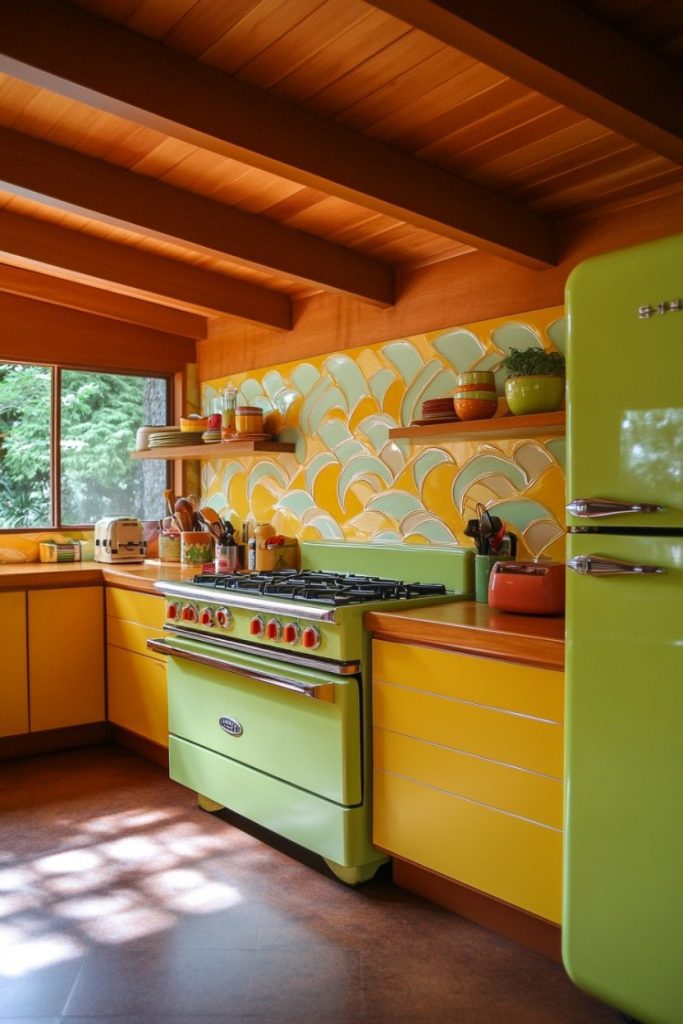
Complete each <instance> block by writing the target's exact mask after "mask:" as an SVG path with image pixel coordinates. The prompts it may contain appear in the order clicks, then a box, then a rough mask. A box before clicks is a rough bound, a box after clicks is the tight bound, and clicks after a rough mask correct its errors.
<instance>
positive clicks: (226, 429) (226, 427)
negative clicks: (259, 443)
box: [222, 384, 237, 437]
mask: <svg viewBox="0 0 683 1024" xmlns="http://www.w3.org/2000/svg"><path fill="white" fill-rule="evenodd" d="M222 404H223V410H222V415H223V437H232V436H233V434H234V433H235V406H236V405H237V388H234V387H233V386H232V384H228V386H227V388H226V389H225V391H224V392H223V403H222Z"/></svg>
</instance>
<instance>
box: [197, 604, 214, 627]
mask: <svg viewBox="0 0 683 1024" xmlns="http://www.w3.org/2000/svg"><path fill="white" fill-rule="evenodd" d="M199 623H200V625H202V626H213V612H212V611H211V609H210V608H202V610H201V612H200V613H199Z"/></svg>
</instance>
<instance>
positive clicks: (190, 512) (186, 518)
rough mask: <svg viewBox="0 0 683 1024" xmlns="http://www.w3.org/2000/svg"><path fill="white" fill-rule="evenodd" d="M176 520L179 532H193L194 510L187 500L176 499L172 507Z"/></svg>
mask: <svg viewBox="0 0 683 1024" xmlns="http://www.w3.org/2000/svg"><path fill="white" fill-rule="evenodd" d="M174 512H175V516H176V519H177V520H178V522H179V523H180V528H181V532H183V533H191V532H192V531H193V530H194V521H195V515H194V508H193V507H192V504H191V503H190V502H189V501H188V499H187V498H178V499H177V500H176V503H175V506H174Z"/></svg>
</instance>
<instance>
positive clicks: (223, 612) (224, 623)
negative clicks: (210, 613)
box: [216, 608, 232, 629]
mask: <svg viewBox="0 0 683 1024" xmlns="http://www.w3.org/2000/svg"><path fill="white" fill-rule="evenodd" d="M216 625H217V626H219V627H220V628H221V629H230V627H231V625H232V615H231V614H230V612H229V611H228V609H227V608H218V609H216Z"/></svg>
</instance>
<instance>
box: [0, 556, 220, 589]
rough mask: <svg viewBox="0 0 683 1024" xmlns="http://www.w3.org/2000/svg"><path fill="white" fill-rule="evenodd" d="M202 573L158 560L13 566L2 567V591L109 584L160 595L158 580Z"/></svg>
mask: <svg viewBox="0 0 683 1024" xmlns="http://www.w3.org/2000/svg"><path fill="white" fill-rule="evenodd" d="M199 571H200V570H199V568H198V567H197V566H195V565H180V564H179V563H177V562H159V561H158V560H154V559H151V560H148V561H146V562H133V563H126V564H120V565H117V564H109V563H108V562H20V563H15V562H12V563H6V564H3V565H0V590H17V589H23V588H25V587H30V588H31V589H34V588H37V587H79V586H87V585H89V584H97V583H108V584H109V585H110V586H116V587H127V588H128V589H130V590H142V591H145V592H147V593H149V594H156V593H158V591H157V590H156V589H155V587H154V584H155V583H156V581H157V580H186V579H190V578H191V577H192V576H194V575H196V573H198V572H199Z"/></svg>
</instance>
